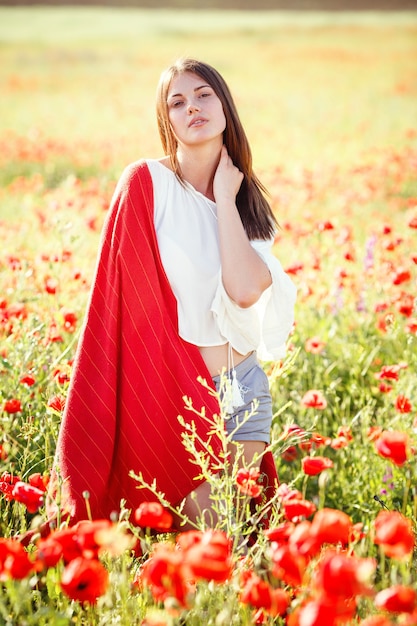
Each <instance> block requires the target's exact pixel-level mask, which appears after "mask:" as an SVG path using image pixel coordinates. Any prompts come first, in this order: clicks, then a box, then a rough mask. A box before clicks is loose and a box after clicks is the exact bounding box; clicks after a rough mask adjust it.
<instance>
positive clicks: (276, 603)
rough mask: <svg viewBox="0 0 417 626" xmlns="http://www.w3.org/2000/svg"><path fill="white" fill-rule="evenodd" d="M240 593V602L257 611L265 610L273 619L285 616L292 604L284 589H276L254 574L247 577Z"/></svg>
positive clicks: (251, 573)
mask: <svg viewBox="0 0 417 626" xmlns="http://www.w3.org/2000/svg"><path fill="white" fill-rule="evenodd" d="M244 578H245V580H244V584H243V588H242V590H241V592H240V596H239V599H240V602H242V603H243V604H250V606H252V607H254V608H256V609H264V610H265V611H266V612H267V613H268V614H269V615H272V616H273V617H278V616H283V615H285V613H286V612H287V609H288V607H289V604H290V597H289V594H288V593H287V592H286V591H284V590H283V589H274V588H273V587H271V585H270V584H269V583H268V582H267V581H265V580H262V578H260V577H259V576H258V575H257V574H254V573H253V572H250V573H248V575H246V576H245V577H244Z"/></svg>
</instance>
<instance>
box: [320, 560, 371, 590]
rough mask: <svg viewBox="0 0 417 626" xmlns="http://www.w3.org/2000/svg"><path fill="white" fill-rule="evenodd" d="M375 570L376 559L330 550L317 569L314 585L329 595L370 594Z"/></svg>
mask: <svg viewBox="0 0 417 626" xmlns="http://www.w3.org/2000/svg"><path fill="white" fill-rule="evenodd" d="M375 570H376V561H375V559H371V558H359V557H356V556H349V555H347V554H344V553H343V552H336V551H334V550H328V551H327V553H325V555H324V557H323V559H322V560H321V561H320V562H319V564H318V566H317V568H316V570H315V574H314V586H315V587H316V588H317V589H319V590H320V591H322V592H324V593H325V595H326V596H328V597H329V596H330V597H336V598H344V599H349V598H354V597H355V596H357V595H368V594H369V593H371V591H372V587H371V579H372V577H373V575H374V573H375Z"/></svg>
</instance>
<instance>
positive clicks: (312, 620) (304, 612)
mask: <svg viewBox="0 0 417 626" xmlns="http://www.w3.org/2000/svg"><path fill="white" fill-rule="evenodd" d="M296 620H297V621H294V622H292V621H291V622H290V626H324V625H325V624H326V626H336V624H337V621H336V620H337V610H336V607H335V605H334V604H329V603H328V602H325V601H323V600H322V599H317V600H310V601H309V602H307V603H306V604H305V605H304V606H302V607H300V609H299V611H298V614H297V618H296Z"/></svg>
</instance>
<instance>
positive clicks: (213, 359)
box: [199, 343, 250, 376]
mask: <svg viewBox="0 0 417 626" xmlns="http://www.w3.org/2000/svg"><path fill="white" fill-rule="evenodd" d="M199 350H200V352H201V356H202V357H203V359H204V362H205V364H206V365H207V369H208V371H209V372H210V374H211V376H218V375H219V374H221V373H222V370H223V369H225V370H228V369H230V368H231V366H232V363H231V360H233V365H234V367H236V365H238V364H239V363H241V362H242V361H244V360H245V359H246V358H247V357H248V356H249V354H250V353H249V352H248V354H240V352H236V350H234V349H233V348H232V349H231V356H232V359H231V358H230V347H229V344H228V343H225V344H223V345H221V346H200V347H199Z"/></svg>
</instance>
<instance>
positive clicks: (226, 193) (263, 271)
mask: <svg viewBox="0 0 417 626" xmlns="http://www.w3.org/2000/svg"><path fill="white" fill-rule="evenodd" d="M242 180H243V174H242V172H240V171H239V169H238V168H237V167H236V166H235V165H234V164H233V162H232V160H231V158H230V157H229V155H228V153H227V149H226V147H225V146H223V148H222V151H221V154H220V161H219V165H218V167H217V170H216V173H215V175H214V181H213V194H214V198H215V201H216V205H217V218H218V224H219V241H220V256H221V265H222V278H223V285H224V288H225V290H226V292H227V294H228V295H229V297H230V298H231V299H232V300H233V301H234V302H235V303H236V304H238V305H239V306H240V307H242V308H246V307H249V306H251V305H252V304H254V303H255V302H257V301H258V299H259V298H260V296H261V295H262V293H263V292H264V291H265V289H267V288H268V287H269V286H270V285H271V282H272V279H271V275H270V272H269V269H268V267H267V265H266V264H265V263H264V261H263V260H262V259H261V257H260V256H259V255H258V254H257V253H256V251H255V250H254V249H253V247H252V246H251V244H250V242H249V239H248V237H247V235H246V232H245V229H244V227H243V224H242V220H241V219H240V215H239V211H238V209H237V206H236V195H237V193H238V191H239V188H240V185H241V184H242Z"/></svg>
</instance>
